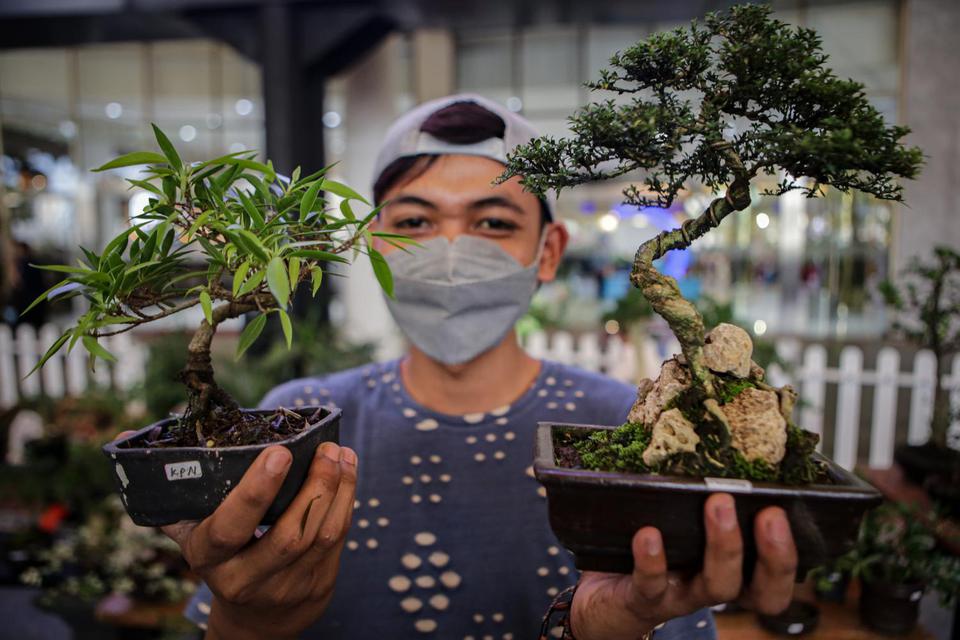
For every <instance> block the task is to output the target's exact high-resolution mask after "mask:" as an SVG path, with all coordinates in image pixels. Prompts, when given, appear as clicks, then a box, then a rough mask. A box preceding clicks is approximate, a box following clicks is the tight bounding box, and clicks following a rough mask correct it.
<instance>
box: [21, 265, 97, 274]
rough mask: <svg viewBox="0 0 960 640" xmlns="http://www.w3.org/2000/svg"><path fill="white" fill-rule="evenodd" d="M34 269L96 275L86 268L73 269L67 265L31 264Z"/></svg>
mask: <svg viewBox="0 0 960 640" xmlns="http://www.w3.org/2000/svg"><path fill="white" fill-rule="evenodd" d="M30 266H31V267H33V268H34V269H43V270H44V271H56V272H58V273H96V272H95V271H93V270H92V269H86V268H84V267H71V266H70V265H67V264H33V263H31V264H30Z"/></svg>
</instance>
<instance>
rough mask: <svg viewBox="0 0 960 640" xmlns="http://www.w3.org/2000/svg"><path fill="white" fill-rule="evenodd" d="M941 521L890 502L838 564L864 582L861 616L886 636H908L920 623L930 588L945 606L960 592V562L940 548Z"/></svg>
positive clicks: (872, 516)
mask: <svg viewBox="0 0 960 640" xmlns="http://www.w3.org/2000/svg"><path fill="white" fill-rule="evenodd" d="M934 531H935V521H933V520H932V516H931V515H930V514H927V513H921V512H919V511H918V510H917V509H916V508H914V507H911V506H908V505H904V504H900V503H893V502H888V503H884V504H883V505H882V506H880V507H878V508H876V509H874V510H872V511H870V512H869V513H868V514H867V516H866V517H865V518H864V519H863V523H862V525H861V528H860V535H859V537H858V539H857V544H856V546H855V547H854V548H853V549H852V550H851V551H850V552H849V553H847V554H846V555H844V556H843V557H842V558H840V560H839V561H838V562H837V567H838V568H839V569H840V570H842V571H848V572H850V573H851V574H852V575H853V576H854V577H857V578H859V579H860V583H861V594H860V617H861V619H862V621H863V623H864V624H866V625H867V626H869V627H871V628H873V629H876V630H877V631H881V632H883V633H889V634H898V633H907V632H909V631H910V630H911V629H913V627H914V626H915V625H916V622H917V613H918V610H919V604H920V599H921V598H922V597H923V593H924V591H925V590H926V589H932V590H935V591H937V592H938V593H939V595H940V601H941V604H942V605H943V606H949V605H950V604H952V603H953V602H954V601H955V599H956V597H957V594H958V593H960V558H957V557H955V556H952V555H950V554H948V553H947V552H945V551H941V550H940V549H938V548H937V540H936V536H935V534H934Z"/></svg>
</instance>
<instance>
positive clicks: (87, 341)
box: [81, 335, 117, 362]
mask: <svg viewBox="0 0 960 640" xmlns="http://www.w3.org/2000/svg"><path fill="white" fill-rule="evenodd" d="M81 340H82V341H83V348H84V349H86V350H87V352H88V353H89V354H90V355H91V356H93V357H95V358H101V359H103V360H109V361H110V362H116V361H117V357H116V356H115V355H113V354H112V353H110V352H109V351H107V350H106V349H104V348H103V345H102V344H100V343H99V342H97V339H96V338H94V337H93V336H88V335H85V336H83V338H81Z"/></svg>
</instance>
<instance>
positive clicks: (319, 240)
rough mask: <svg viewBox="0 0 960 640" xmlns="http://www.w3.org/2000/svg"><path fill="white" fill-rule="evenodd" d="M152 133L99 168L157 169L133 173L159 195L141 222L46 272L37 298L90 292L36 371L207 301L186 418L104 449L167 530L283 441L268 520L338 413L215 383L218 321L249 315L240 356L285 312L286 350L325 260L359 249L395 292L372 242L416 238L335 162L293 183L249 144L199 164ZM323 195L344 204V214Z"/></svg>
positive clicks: (333, 434)
mask: <svg viewBox="0 0 960 640" xmlns="http://www.w3.org/2000/svg"><path fill="white" fill-rule="evenodd" d="M154 133H155V135H156V139H157V143H158V145H159V147H160V149H161V151H162V154H160V153H155V152H149V151H143V152H135V153H130V154H127V155H124V156H121V157H119V158H117V159H115V160H113V161H111V162H108V163H107V164H105V165H103V166H102V167H100V168H99V169H97V170H98V171H105V170H108V169H115V168H120V167H131V166H143V165H146V169H145V170H144V172H143V174H142V175H141V176H140V177H139V179H130V180H129V182H130V183H131V184H132V185H133V186H136V187H140V188H142V189H145V190H147V191H149V192H150V194H151V198H150V200H149V204H148V205H147V206H146V207H145V209H144V210H143V212H142V214H140V215H139V216H138V217H137V218H136V219H135V220H134V221H133V226H132V228H131V229H128V230H124V231H123V232H121V233H120V234H118V235H117V236H116V237H115V238H113V239H112V240H110V242H108V243H107V245H106V247H105V248H104V249H103V251H102V252H101V253H96V252H94V251H91V250H89V249H85V248H82V247H81V249H82V251H83V258H82V259H81V260H79V261H78V264H77V265H70V266H63V265H53V266H45V267H43V268H46V269H50V270H53V271H59V272H64V273H66V274H68V275H67V277H66V279H65V280H63V281H62V282H61V283H60V284H59V285H57V287H56V288H54V289H51V290H48V291H47V292H45V293H44V294H42V295H41V296H40V297H39V298H37V302H39V301H42V300H44V299H47V298H50V297H54V296H58V294H60V296H77V295H82V296H83V297H84V298H85V299H86V300H87V301H88V303H89V309H88V310H87V311H86V312H85V313H84V314H83V315H81V316H80V317H79V318H78V319H77V320H76V323H75V324H74V325H73V326H72V327H70V328H68V329H67V330H66V331H65V332H64V333H63V335H62V336H60V337H59V338H58V339H57V340H56V341H55V342H54V343H53V345H51V346H50V348H49V350H48V351H47V352H46V354H45V355H44V356H43V358H42V359H41V360H40V362H39V363H38V365H37V366H38V367H40V366H42V365H43V363H44V362H46V360H47V359H49V358H50V357H51V356H52V355H53V354H54V353H56V352H57V351H58V350H59V349H61V348H62V347H64V346H67V347H68V348H73V347H74V346H75V345H77V344H78V343H79V344H81V345H83V347H84V348H85V349H86V350H87V351H88V352H89V354H90V360H91V365H92V364H93V363H94V361H95V359H97V358H102V359H105V360H114V359H115V358H114V356H113V354H111V353H110V352H109V351H107V349H106V348H104V347H103V346H102V345H101V344H100V343H99V341H98V338H100V337H103V336H109V335H115V334H118V333H121V332H124V331H129V330H131V329H133V328H135V327H137V326H140V325H144V324H148V323H151V322H155V321H157V320H161V319H163V318H166V317H168V316H171V315H173V314H176V313H181V312H183V311H186V310H187V309H191V308H195V307H198V308H200V309H202V312H203V319H202V320H201V321H200V323H199V327H198V328H197V329H196V331H195V332H194V334H193V336H192V338H191V340H190V343H189V345H188V347H187V353H186V354H185V361H186V366H185V367H184V369H183V371H182V372H181V374H180V378H181V380H182V381H183V384H184V385H185V387H186V390H187V407H186V410H185V412H184V414H183V415H182V416H180V417H177V418H172V419H169V420H165V421H162V422H159V423H157V424H154V425H150V426H147V427H144V428H142V429H140V430H139V431H137V432H136V433H134V434H133V435H131V436H129V437H126V438H123V439H121V440H118V441H116V442H113V443H110V444H108V445H106V446H105V447H104V452H105V453H106V454H107V455H108V456H109V457H110V458H111V459H112V460H113V461H114V463H115V470H116V475H117V481H118V483H119V486H120V491H121V497H122V499H123V501H124V504H125V506H126V507H127V510H128V511H129V513H130V515H131V517H132V518H133V520H134V522H136V523H137V524H141V525H154V526H156V525H162V524H169V523H171V522H176V521H178V520H195V519H201V518H203V517H205V516H207V515H209V514H210V513H211V512H212V511H213V510H214V509H215V508H216V506H217V505H218V504H219V503H220V502H221V501H222V500H223V498H224V497H225V496H226V494H227V493H228V492H229V491H230V489H231V488H232V487H233V486H236V483H237V482H238V481H239V480H240V478H241V477H242V475H243V473H244V471H245V470H246V469H247V467H248V466H249V464H250V463H251V462H252V461H253V460H254V459H255V458H256V456H257V455H258V454H259V452H260V450H262V449H263V448H265V447H266V446H269V445H271V444H277V443H279V444H283V445H284V446H287V447H288V448H290V449H291V452H292V453H293V462H292V464H291V467H290V471H289V473H288V475H287V478H286V480H285V481H284V484H283V487H282V488H281V490H280V493H279V494H278V497H277V499H276V501H275V502H274V504H273V505H272V506H271V508H270V509H269V511H268V512H267V514H266V516H265V520H264V521H265V522H267V523H269V522H272V521H273V520H275V519H276V517H277V516H278V515H279V514H280V513H282V511H283V510H284V508H285V507H286V506H287V504H289V502H290V500H292V498H293V496H294V495H295V494H296V492H297V490H298V489H299V487H300V485H301V484H302V483H303V480H304V479H305V477H306V474H307V471H308V467H309V463H310V460H311V458H312V456H313V452H314V450H315V449H316V447H317V446H318V445H319V444H320V443H321V442H322V441H325V440H336V438H337V435H338V425H339V411H338V410H330V409H326V408H321V407H309V408H302V409H298V410H296V411H291V410H288V409H280V410H278V411H249V410H244V409H241V408H240V407H239V405H238V404H237V403H236V402H235V401H234V400H233V399H232V398H231V397H230V396H229V394H227V393H226V392H224V391H223V389H222V388H221V387H220V386H219V385H218V384H217V382H216V380H215V379H214V372H213V365H212V360H211V355H210V347H211V343H212V341H213V337H214V335H215V333H216V331H217V327H218V326H219V325H220V323H222V322H223V321H225V320H227V319H230V318H237V317H240V316H243V315H247V316H248V319H249V320H248V322H247V324H246V326H245V327H244V329H243V332H242V333H241V335H240V338H239V343H238V347H237V357H239V356H240V355H242V354H243V352H244V351H246V349H247V348H248V347H250V345H251V344H252V343H253V342H254V341H255V340H256V339H257V337H258V336H259V335H260V333H261V332H262V331H263V328H264V325H265V324H266V322H267V319H268V317H275V318H276V319H277V321H279V323H280V325H281V327H282V329H283V334H284V337H285V338H286V342H287V345H288V347H289V345H290V344H291V340H292V338H293V329H292V323H291V320H290V317H289V315H288V313H287V308H288V306H289V304H290V299H291V294H292V293H293V292H294V291H295V290H296V289H297V287H298V286H300V285H301V283H304V282H305V281H306V280H310V281H311V282H312V288H313V293H314V294H316V292H317V290H318V289H319V287H320V284H321V280H322V277H323V272H324V264H325V263H328V262H341V263H343V262H348V260H347V258H345V257H344V255H345V254H347V255H349V254H350V253H351V252H353V253H357V252H361V253H365V254H366V255H367V256H369V258H370V261H371V264H372V265H373V270H374V273H375V274H376V276H377V278H378V280H379V282H380V284H381V285H382V286H383V288H384V289H385V290H386V291H387V293H388V294H391V293H392V278H391V276H390V271H389V268H388V267H387V264H386V261H385V260H384V259H383V256H382V255H381V254H380V253H379V252H377V251H376V250H375V249H374V248H373V246H372V238H373V237H374V236H380V237H381V238H382V239H383V240H384V241H386V242H390V243H393V244H397V245H399V246H402V243H403V241H404V240H405V238H404V237H403V236H395V235H391V234H383V233H375V232H371V231H370V230H369V229H368V227H369V224H370V222H371V221H372V220H373V219H374V217H375V216H376V214H377V212H378V209H373V210H372V211H370V212H369V213H367V214H366V215H364V216H363V217H358V216H357V215H356V214H355V212H354V209H353V206H354V205H353V203H356V202H360V203H364V204H366V201H365V200H364V199H363V198H362V197H361V196H360V195H359V194H357V193H356V192H355V191H354V190H352V189H350V188H349V187H347V186H346V185H343V184H341V183H338V182H335V181H333V180H330V179H327V178H326V177H325V173H326V170H325V169H323V170H320V171H317V172H316V173H313V174H311V175H309V176H306V177H301V176H300V170H299V167H298V168H297V169H294V171H293V173H292V175H291V177H290V179H289V180H287V179H281V178H279V177H278V176H277V173H276V172H275V170H274V168H273V166H272V164H271V163H270V162H269V161H268V162H267V163H266V164H264V163H260V162H257V161H255V160H254V159H253V154H252V153H250V152H241V153H238V154H230V155H227V156H223V157H220V158H216V159H213V160H208V161H206V162H199V163H195V164H189V163H185V162H183V161H182V160H181V158H180V156H179V154H178V153H177V151H176V149H175V148H174V146H173V145H172V144H171V143H170V140H169V139H168V138H167V136H166V135H164V133H163V132H162V131H161V130H160V129H159V128H157V127H156V126H154ZM321 192H326V193H331V194H335V195H336V196H339V197H340V198H341V199H342V200H341V202H340V204H339V208H338V210H336V211H334V210H333V208H332V207H330V206H328V205H329V203H328V202H326V201H325V200H324V198H322V197H321ZM334 213H336V215H334ZM61 292H65V293H61ZM60 296H58V297H60ZM158 496H163V498H162V499H158Z"/></svg>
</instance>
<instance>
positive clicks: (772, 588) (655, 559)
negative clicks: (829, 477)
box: [570, 493, 797, 640]
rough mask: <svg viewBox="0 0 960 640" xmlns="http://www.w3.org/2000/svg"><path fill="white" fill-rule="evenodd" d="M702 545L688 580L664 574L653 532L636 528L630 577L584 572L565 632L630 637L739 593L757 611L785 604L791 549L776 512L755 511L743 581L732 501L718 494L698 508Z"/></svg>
mask: <svg viewBox="0 0 960 640" xmlns="http://www.w3.org/2000/svg"><path fill="white" fill-rule="evenodd" d="M704 522H705V524H706V530H707V548H706V555H705V558H704V562H703V570H702V571H701V572H700V573H699V574H697V575H696V576H694V577H693V578H689V579H685V580H684V579H680V578H679V577H678V576H676V575H674V574H671V573H668V572H667V558H666V555H664V550H663V540H662V539H661V537H660V532H659V531H658V530H657V529H655V528H653V527H646V528H644V529H640V530H639V531H638V532H637V533H636V535H635V536H634V537H633V562H634V566H633V574H632V575H629V576H626V575H619V574H609V573H593V572H585V573H584V574H583V575H582V577H581V579H580V586H579V588H578V589H577V591H576V594H575V595H574V598H573V605H572V608H571V613H570V615H571V619H570V623H571V630H572V631H573V635H574V637H576V638H577V639H578V640H600V639H602V640H621V639H622V640H636V638H637V637H639V636H640V635H641V634H643V633H646V632H648V631H650V630H652V629H653V628H654V627H656V626H657V625H659V624H661V623H663V622H666V621H667V620H671V619H673V618H677V617H680V616H684V615H687V614H690V613H693V612H695V611H698V610H700V609H702V608H704V607H708V606H712V605H715V604H720V603H722V602H730V601H732V600H736V599H738V598H740V600H741V602H743V604H744V605H745V606H747V607H749V608H751V609H753V610H755V611H758V612H760V613H769V614H775V613H779V612H781V611H783V610H784V609H786V607H787V605H789V604H790V598H791V596H792V595H793V585H794V580H795V577H796V568H797V549H796V547H795V546H794V544H793V537H792V535H791V533H790V524H789V522H788V521H787V517H786V514H785V513H784V512H783V510H782V509H780V508H777V507H770V508H768V509H764V510H763V511H761V512H760V513H759V514H757V517H756V520H755V531H756V534H755V537H756V543H757V553H758V559H757V566H756V570H755V571H754V574H753V581H752V583H751V584H750V585H749V587H746V588H744V586H743V585H741V581H742V563H743V541H742V539H741V537H740V527H739V525H738V524H737V514H736V511H735V510H734V503H733V498H732V497H731V496H730V495H728V494H725V493H721V494H715V495H712V496H710V498H709V499H707V503H706V505H705V507H704Z"/></svg>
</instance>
